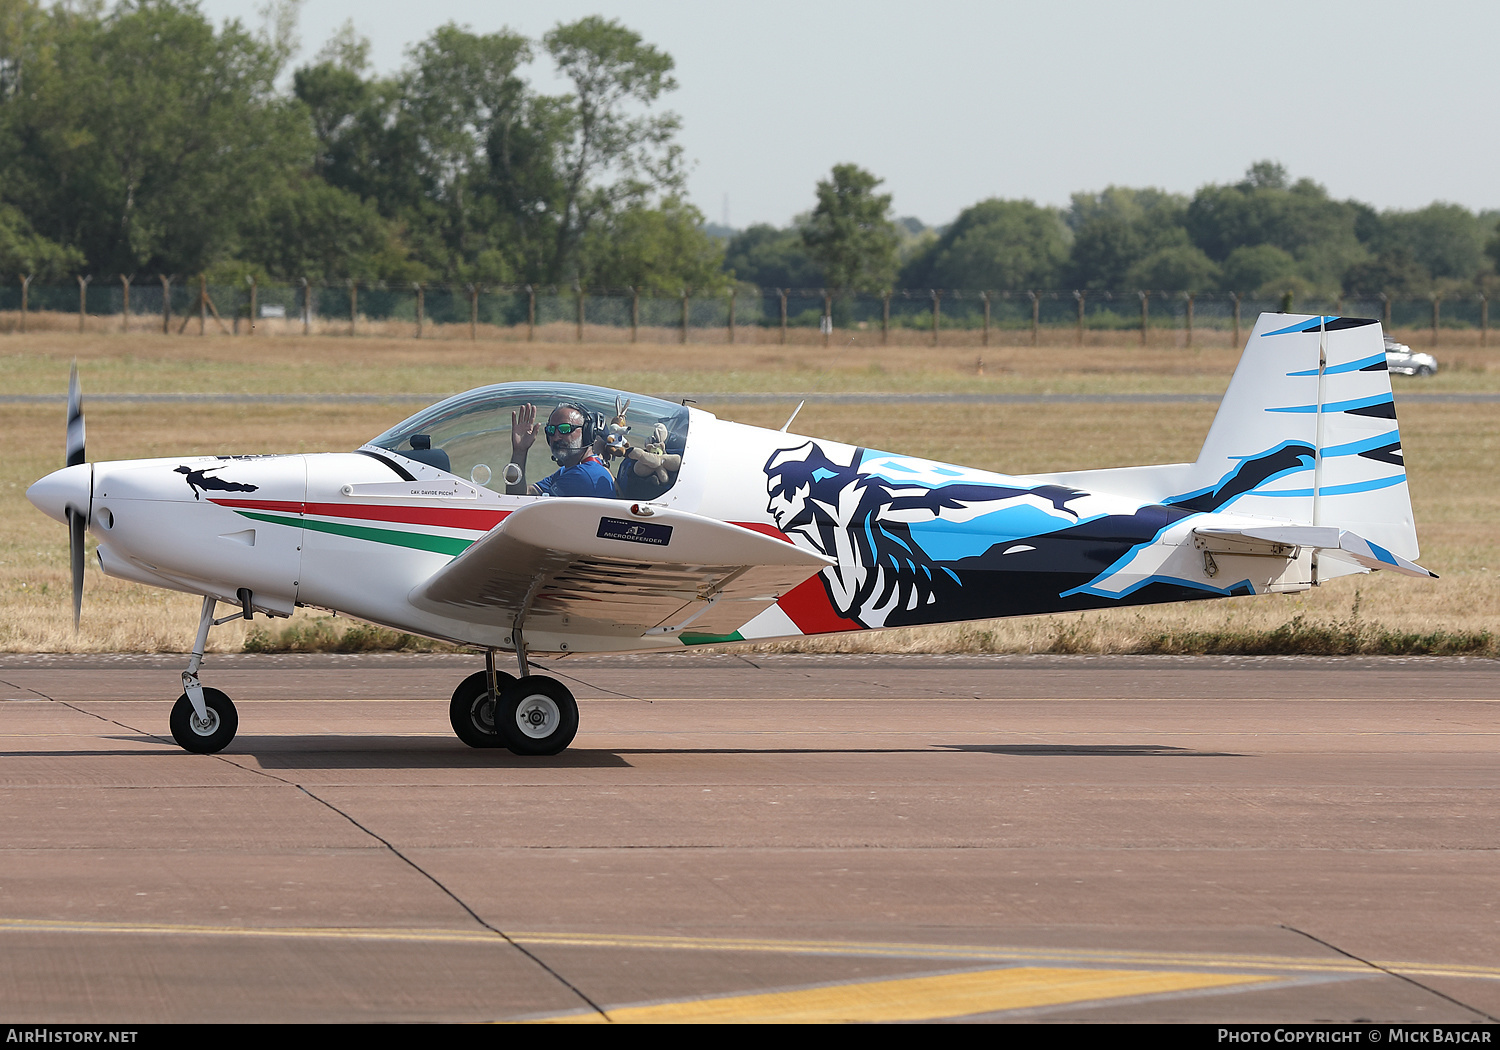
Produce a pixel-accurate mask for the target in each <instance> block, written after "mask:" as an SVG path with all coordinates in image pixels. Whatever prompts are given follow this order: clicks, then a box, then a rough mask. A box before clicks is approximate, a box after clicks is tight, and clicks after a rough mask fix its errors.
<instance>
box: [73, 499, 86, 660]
mask: <svg viewBox="0 0 1500 1050" xmlns="http://www.w3.org/2000/svg"><path fill="white" fill-rule="evenodd" d="M87 524H88V515H87V514H84V513H83V512H82V511H79V510H77V509H75V508H73V507H69V508H68V555H69V561H70V562H72V566H73V631H74V633H75V634H76V633H77V631H78V623H79V621H80V620H81V619H82V617H83V529H84V526H85V525H87Z"/></svg>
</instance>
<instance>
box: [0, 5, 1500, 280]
mask: <svg viewBox="0 0 1500 1050" xmlns="http://www.w3.org/2000/svg"><path fill="white" fill-rule="evenodd" d="M295 16H296V6H295V0H273V3H272V5H271V6H270V7H269V8H268V9H267V18H266V21H265V23H264V24H263V25H261V26H258V27H254V28H248V27H246V26H245V25H243V24H242V23H241V22H239V21H234V20H231V21H227V22H225V23H223V24H222V25H219V26H217V27H216V26H214V25H213V24H212V23H210V22H209V21H208V20H207V19H206V18H205V17H204V15H203V14H202V12H201V11H200V10H199V9H198V8H197V7H196V6H195V5H194V4H193V3H191V2H189V0H121V2H119V3H117V4H116V5H115V6H114V7H111V8H105V7H104V6H103V5H102V4H98V3H95V4H67V3H57V4H55V5H54V6H51V7H46V6H43V5H42V4H41V3H40V2H39V0H0V277H3V278H4V279H6V280H11V279H13V278H14V277H15V276H16V275H20V274H30V275H34V276H35V277H37V278H38V279H41V280H57V279H60V278H65V277H67V276H69V275H71V274H79V275H84V274H93V275H96V276H109V275H115V274H121V275H127V276H128V275H134V274H140V275H143V276H145V275H152V274H158V273H161V274H179V275H192V274H199V273H205V274H208V275H209V277H210V279H211V280H214V281H215V282H227V281H238V280H241V279H242V278H244V277H248V276H256V277H259V278H262V279H268V280H297V279H299V278H307V279H309V280H313V281H318V280H323V281H336V280H344V279H354V280H358V281H363V282H369V281H386V282H393V283H394V282H400V283H407V282H421V283H435V282H447V283H450V284H462V283H470V284H483V285H487V286H496V285H509V286H520V285H526V284H531V285H550V286H558V287H565V286H569V285H572V284H575V283H576V284H577V285H579V286H580V287H584V288H590V289H603V288H616V289H622V288H634V289H637V290H639V291H640V292H641V293H642V294H646V295H667V296H675V295H679V294H681V293H682V292H683V291H684V290H689V291H692V292H693V293H694V294H700V295H703V294H718V293H722V292H724V291H726V290H727V289H728V288H729V287H730V286H731V285H732V284H734V283H736V282H743V283H747V284H752V285H757V286H761V287H772V288H828V289H830V290H832V291H834V292H839V293H844V292H879V291H882V290H884V289H888V288H892V287H898V288H944V289H976V290H983V289H994V290H1002V289H1011V290H1017V289H1044V288H1045V289H1062V288H1072V289H1079V290H1109V291H1128V290H1133V289H1142V290H1155V289H1161V290H1172V291H1184V292H1209V291H1216V290H1220V291H1235V292H1240V293H1244V294H1254V295H1262V296H1281V295H1284V294H1288V293H1290V294H1293V295H1296V296H1297V297H1299V298H1301V297H1307V296H1324V297H1333V296H1336V295H1339V294H1357V295H1373V294H1379V293H1385V294H1389V295H1392V296H1396V297H1411V296H1423V295H1429V294H1444V295H1451V294H1458V293H1462V292H1465V291H1488V290H1489V287H1490V285H1491V284H1492V283H1493V282H1495V280H1496V270H1497V265H1500V237H1497V234H1496V224H1497V219H1500V214H1497V213H1496V212H1481V213H1477V214H1476V213H1474V212H1471V211H1469V210H1468V209H1466V208H1464V207H1462V206H1459V205H1455V204H1443V203H1434V204H1431V205H1429V206H1427V207H1426V208H1421V209H1417V210H1413V211H1394V210H1387V211H1383V212H1382V211H1377V210H1376V209H1374V208H1372V207H1370V206H1369V205H1367V204H1363V203H1361V202H1358V201H1354V200H1337V199H1335V198H1333V197H1332V196H1330V195H1329V193H1328V192H1327V190H1326V189H1325V188H1324V187H1322V186H1320V185H1319V184H1317V183H1316V182H1314V181H1312V180H1311V179H1308V178H1300V179H1297V180H1295V181H1293V180H1292V178H1291V177H1290V176H1289V175H1288V173H1287V172H1286V170H1285V169H1284V168H1283V167H1281V166H1280V165H1278V164H1275V163H1272V162H1261V163H1257V164H1254V165H1252V166H1251V167H1250V168H1249V170H1248V171H1247V172H1246V174H1245V177H1244V178H1243V179H1242V180H1240V181H1238V182H1235V183H1232V184H1228V185H1207V186H1203V187H1201V188H1200V189H1199V190H1197V191H1196V192H1195V193H1194V194H1192V195H1191V196H1188V195H1184V194H1174V193H1167V192H1165V191H1162V190H1157V189H1132V188H1127V187H1116V186H1111V187H1109V188H1108V189H1105V190H1103V191H1102V192H1097V193H1076V194H1074V195H1073V196H1072V199H1071V202H1070V204H1069V205H1068V206H1067V207H1065V208H1054V207H1047V206H1043V205H1038V204H1036V203H1034V202H1032V201H1028V200H1002V199H991V200H985V201H981V202H979V203H977V204H974V205H973V206H971V207H969V208H966V209H964V211H963V212H962V213H961V214H960V215H959V216H958V217H957V218H956V219H955V220H954V221H953V222H952V223H950V224H949V225H947V226H943V227H938V228H931V227H927V226H925V225H924V224H922V223H921V222H919V221H917V220H915V219H910V218H896V217H894V216H893V214H892V208H891V197H890V195H889V194H882V193H880V192H879V188H880V185H881V180H880V179H879V178H877V177H876V176H875V175H874V174H872V173H870V172H868V171H866V170H864V169H862V168H860V167H858V166H856V165H853V164H841V165H837V166H835V167H834V168H833V170H832V171H831V172H830V174H829V176H828V177H827V178H826V179H823V180H820V181H819V182H818V184H817V186H816V187H815V193H814V199H813V207H812V208H811V209H810V210H809V211H808V212H807V213H805V214H803V215H801V216H799V217H798V218H797V219H796V220H794V221H793V222H792V223H791V224H789V225H787V226H785V227H775V226H770V225H756V226H751V227H749V228H748V229H746V230H743V231H712V232H711V231H710V229H709V228H707V227H706V226H705V223H704V218H703V216H702V214H701V213H700V212H699V211H698V210H697V209H696V208H695V207H694V206H693V205H692V204H691V203H689V202H688V201H687V199H686V197H685V195H684V187H685V184H684V173H685V168H684V163H683V156H682V148H681V146H680V145H679V144H678V142H677V134H678V132H679V130H680V123H679V120H678V118H677V117H676V115H674V114H673V113H671V112H670V111H668V110H666V109H664V108H663V105H664V101H665V98H666V96H667V95H668V94H669V93H670V92H671V91H672V90H674V89H675V87H676V84H675V82H674V80H673V77H672V71H673V61H672V58H671V56H670V55H668V54H666V53H665V52H663V51H662V50H660V49H659V48H656V47H654V46H653V45H651V44H649V43H647V42H646V41H644V40H642V38H641V37H640V35H639V34H637V33H635V32H633V31H631V30H630V29H628V28H627V27H625V26H623V25H621V24H620V23H618V22H616V21H611V20H607V19H604V18H601V17H589V18H583V19H580V20H578V21H576V22H572V23H565V24H559V25H557V26H555V27H554V28H553V29H552V30H551V31H549V32H547V33H546V34H544V35H543V36H542V38H541V39H539V40H532V39H529V38H527V37H524V36H521V35H519V34H516V33H513V32H510V31H508V30H502V31H500V32H496V33H489V34H483V33H474V32H472V31H471V30H469V29H467V28H461V27H459V26H455V25H451V24H450V25H447V26H444V27H442V28H440V29H438V30H436V31H435V32H434V33H433V34H432V35H431V36H429V37H428V38H427V39H425V40H422V41H420V42H419V43H417V44H416V45H414V46H413V47H412V48H411V49H410V50H409V51H408V54H407V61H406V64H405V66H404V67H403V68H402V69H401V70H400V71H399V72H397V73H396V74H394V75H391V76H380V75H376V74H374V73H372V72H371V70H370V65H369V42H368V41H367V40H365V39H363V38H362V37H360V36H359V34H358V33H357V32H356V31H355V30H354V28H353V27H352V26H346V27H345V28H344V29H343V30H342V31H340V32H339V33H338V34H336V35H335V37H334V38H333V39H331V40H330V41H328V42H327V44H326V45H325V46H324V47H323V48H322V50H321V51H319V52H318V53H317V54H316V55H314V56H313V57H312V59H311V60H310V61H308V62H306V63H305V64H302V65H300V66H297V67H295V68H292V59H293V57H294V55H295V54H296V50H297V49H296V17H295ZM537 63H547V64H550V66H551V67H552V69H553V70H554V71H555V72H556V73H557V74H559V75H560V77H561V78H562V79H563V80H564V81H565V82H566V83H567V85H568V86H569V90H568V91H566V92H564V93H561V94H547V93H544V92H542V91H539V90H538V89H537V88H536V87H535V85H534V84H533V83H532V82H531V80H530V79H529V78H528V76H527V72H528V70H529V69H531V68H532V67H533V66H534V65H536V64H537ZM287 74H290V76H289V78H288V76H287ZM288 83H289V87H282V86H279V85H282V84H288ZM715 234H720V235H718V236H716V235H715Z"/></svg>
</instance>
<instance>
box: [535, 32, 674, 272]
mask: <svg viewBox="0 0 1500 1050" xmlns="http://www.w3.org/2000/svg"><path fill="white" fill-rule="evenodd" d="M543 46H544V47H545V48H546V50H547V53H548V54H549V55H551V56H552V59H553V61H554V62H556V63H557V66H558V69H559V71H560V72H561V73H562V74H563V76H565V77H567V78H568V79H569V80H570V81H571V82H572V85H573V92H572V94H571V95H568V96H565V97H563V98H560V99H556V100H552V104H551V105H548V106H543V107H540V108H539V109H537V110H534V111H533V112H534V115H535V116H542V115H545V116H549V117H551V118H553V119H552V120H551V122H550V123H551V127H552V129H553V130H554V133H555V134H556V136H557V137H556V146H555V149H556V154H555V160H556V165H557V170H558V174H559V176H560V185H559V187H558V192H559V196H558V199H557V200H556V202H555V205H554V209H553V227H554V231H553V250H552V252H551V258H550V259H549V260H547V261H546V264H545V272H546V277H545V279H547V280H551V281H553V282H556V281H558V280H560V279H562V278H563V277H564V276H565V275H566V274H567V272H568V271H569V270H570V269H572V270H574V271H575V272H576V270H577V267H578V260H577V258H576V254H577V250H578V247H579V245H580V244H581V243H582V241H583V239H584V238H585V237H586V236H587V235H588V233H589V229H590V227H591V226H592V225H593V224H594V222H596V221H598V220H599V219H600V218H601V217H604V216H607V215H610V214H611V213H616V212H619V211H622V210H624V209H627V208H628V207H631V206H634V205H638V204H639V203H640V202H642V201H643V200H645V199H646V198H647V197H649V196H650V195H652V194H664V195H667V196H670V195H672V194H674V193H676V192H677V191H679V190H680V189H681V186H682V177H683V173H682V163H681V157H682V150H681V147H679V146H678V145H677V143H676V141H675V138H676V134H677V131H678V129H679V127H680V126H681V125H680V121H679V120H678V118H677V116H676V114H673V113H651V112H649V111H648V112H645V113H641V112H639V110H640V109H644V108H648V107H650V106H652V105H653V104H654V103H656V101H657V100H658V99H659V98H660V97H661V96H662V95H663V94H665V93H666V92H668V91H672V90H674V89H675V88H676V87H677V82H676V81H675V80H673V79H672V76H671V72H672V68H673V65H674V63H673V61H672V56H671V55H668V54H667V53H666V52H664V51H659V50H657V49H656V48H655V47H652V46H651V45H650V44H647V43H644V42H643V41H642V40H641V36H640V34H639V33H635V32H633V31H631V30H629V29H627V28H625V27H624V26H622V25H620V23H618V22H615V21H609V20H606V19H603V18H600V17H597V16H591V17H588V18H583V19H580V20H579V21H577V22H573V23H571V24H569V25H559V26H557V27H556V28H555V29H553V30H551V31H550V32H548V33H547V34H546V36H545V37H543Z"/></svg>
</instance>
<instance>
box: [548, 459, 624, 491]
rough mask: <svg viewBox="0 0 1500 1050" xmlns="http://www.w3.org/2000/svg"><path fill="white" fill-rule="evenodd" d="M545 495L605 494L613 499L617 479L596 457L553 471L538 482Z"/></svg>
mask: <svg viewBox="0 0 1500 1050" xmlns="http://www.w3.org/2000/svg"><path fill="white" fill-rule="evenodd" d="M536 487H537V490H538V491H539V492H541V494H542V495H543V496H603V497H605V498H606V499H613V498H614V495H615V479H614V478H612V477H610V474H609V468H608V467H606V466H605V465H604V464H603V463H601V462H600V461H599V460H598V459H597V458H596V457H594V456H590V457H589V458H588V459H585V460H584V461H583V462H582V463H575V464H574V465H573V466H571V467H563V468H562V469H561V470H556V471H553V472H552V473H551V474H549V475H548V476H547V477H545V478H543V479H542V480H541V481H538V482H537V483H536Z"/></svg>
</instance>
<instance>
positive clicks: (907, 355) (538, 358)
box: [0, 330, 1500, 418]
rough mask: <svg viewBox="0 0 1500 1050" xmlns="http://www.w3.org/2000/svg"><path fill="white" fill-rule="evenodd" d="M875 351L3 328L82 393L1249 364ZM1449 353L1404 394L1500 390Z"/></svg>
mask: <svg viewBox="0 0 1500 1050" xmlns="http://www.w3.org/2000/svg"><path fill="white" fill-rule="evenodd" d="M851 340H852V341H851ZM878 344H879V333H875V334H874V335H873V336H872V335H870V334H869V333H854V334H853V335H852V336H850V338H848V339H842V341H838V340H836V341H835V342H834V343H833V344H832V345H830V346H829V347H827V348H824V347H821V346H810V345H805V346H786V347H783V346H779V345H774V344H756V345H736V346H733V347H730V346H725V345H718V346H713V345H700V344H689V345H686V346H683V345H678V344H663V345H653V346H640V347H631V346H629V345H628V344H625V345H622V344H619V343H576V342H548V343H541V342H538V343H524V342H504V341H496V340H488V341H486V340H481V341H478V342H468V341H466V340H464V341H436V340H423V341H421V342H418V341H416V340H398V339H384V338H377V337H373V336H358V337H353V338H350V337H348V336H344V337H333V336H327V337H319V336H312V337H303V336H295V337H291V336H289V337H286V338H277V339H269V338H264V339H263V338H258V337H257V338H255V339H253V340H252V339H250V338H247V337H245V336H240V337H238V338H232V337H228V336H223V335H214V334H210V335H208V336H204V337H201V338H200V337H198V336H195V335H183V336H175V335H174V336H163V335H161V334H160V332H159V331H158V332H156V333H148V332H141V333H131V334H129V335H124V334H120V333H118V332H100V333H89V334H84V335H80V334H78V332H77V331H76V330H74V331H71V332H68V331H53V332H33V333H31V334H27V335H19V334H12V335H0V392H3V393H12V394H33V393H49V392H51V393H60V392H61V391H62V390H63V389H64V388H65V386H66V384H67V366H68V362H69V361H70V360H72V359H74V358H75V357H76V358H77V359H78V362H79V366H80V369H81V370H82V372H83V377H84V392H85V394H88V393H89V392H94V393H103V392H111V393H142V392H146V393H156V392H215V393H247V394H253V393H315V394H316V393H324V392H327V391H335V390H336V391H341V392H347V393H402V394H409V393H413V392H420V393H433V394H440V393H451V392H455V391H459V390H466V389H469V388H470V387H474V386H480V385H482V384H485V383H496V382H505V381H509V380H515V379H534V378H536V377H538V376H547V377H549V378H553V379H558V380H566V381H577V382H589V383H599V384H602V385H606V386H617V387H622V388H624V389H627V390H641V391H649V392H662V393H715V392H722V393H735V392H741V391H772V392H776V391H785V392H788V394H789V395H790V394H792V393H803V392H820V391H932V392H944V391H963V392H974V393H1037V392H1048V391H1050V392H1058V393H1069V392H1113V393H1124V392H1154V393H1211V394H1219V393H1222V392H1223V390H1224V387H1225V385H1226V384H1227V382H1228V379H1229V375H1230V374H1231V373H1232V372H1233V370H1234V366H1235V363H1236V362H1237V361H1238V360H1239V349H1238V348H1230V347H1228V346H1227V345H1220V346H1211V347H1210V346H1204V347H1198V348H1195V349H1191V350H1188V349H1183V348H1178V347H1174V346H1166V345H1164V346H1152V347H1148V348H1145V349H1143V348H1141V347H1140V346H1139V345H1138V343H1135V342H1132V341H1130V340H1129V339H1121V338H1118V337H1116V338H1114V340H1113V341H1112V342H1108V343H1105V342H1103V341H1101V342H1100V343H1099V344H1098V345H1090V346H1086V347H1082V348H1080V347H1077V346H1074V345H1071V344H1069V345H1058V346H1045V347H1040V348H1033V347H1030V346H991V347H987V348H980V347H975V346H938V347H933V346H930V345H909V346H880V345H878ZM1441 361H1442V366H1443V367H1442V371H1441V372H1440V373H1439V374H1438V375H1437V376H1435V377H1434V378H1432V379H1430V380H1409V379H1406V378H1405V377H1400V376H1398V377H1396V382H1397V384H1398V390H1422V391H1442V390H1457V391H1471V390H1485V391H1497V390H1500V348H1493V349H1480V348H1478V347H1472V348H1467V349H1461V348H1455V349H1452V350H1445V351H1443V352H1442V357H1441ZM783 418H784V417H783Z"/></svg>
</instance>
